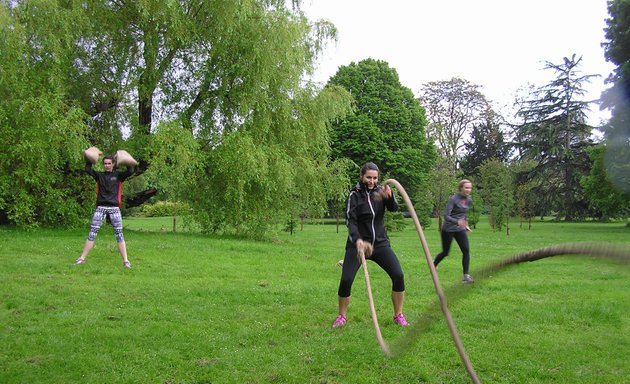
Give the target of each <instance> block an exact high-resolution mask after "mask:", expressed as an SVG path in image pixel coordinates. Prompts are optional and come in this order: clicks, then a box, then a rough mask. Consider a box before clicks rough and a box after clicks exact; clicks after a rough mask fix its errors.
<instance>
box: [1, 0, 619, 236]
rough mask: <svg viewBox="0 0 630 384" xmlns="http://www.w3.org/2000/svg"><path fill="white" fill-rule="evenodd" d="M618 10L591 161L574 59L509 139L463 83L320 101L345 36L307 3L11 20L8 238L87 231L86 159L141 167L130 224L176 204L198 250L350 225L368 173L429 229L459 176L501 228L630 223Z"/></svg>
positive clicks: (31, 12) (77, 8)
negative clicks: (407, 200) (213, 237)
mask: <svg viewBox="0 0 630 384" xmlns="http://www.w3.org/2000/svg"><path fill="white" fill-rule="evenodd" d="M625 8H627V6H626V5H625V3H624V2H622V1H613V2H610V3H609V13H610V19H609V20H608V21H607V22H608V28H607V34H606V37H607V39H608V41H607V42H606V43H604V50H605V54H606V58H607V59H608V60H609V61H611V62H613V63H614V64H615V65H617V66H618V69H617V70H616V71H615V73H614V74H612V75H611V78H610V79H609V81H610V83H611V84H612V88H611V90H610V93H609V94H607V95H606V96H605V97H604V98H603V99H602V100H604V106H605V107H607V108H609V109H611V111H612V118H611V121H610V122H609V123H608V124H607V125H606V126H605V127H603V128H602V130H603V132H604V140H602V141H601V142H597V143H596V142H593V141H592V139H590V132H591V130H592V128H593V127H589V126H588V125H587V124H586V122H585V112H586V111H587V108H588V107H589V104H588V102H585V101H583V100H582V99H581V96H582V94H581V93H580V92H582V88H581V87H582V86H583V84H584V82H585V81H588V79H589V76H588V75H587V76H579V71H578V69H579V63H580V58H579V57H577V58H576V56H575V55H574V56H571V57H570V58H567V59H565V61H564V62H563V63H560V64H557V63H556V64H554V63H548V65H547V69H549V70H552V71H554V72H555V73H556V75H557V76H556V79H555V80H554V82H552V83H550V84H548V85H546V86H544V87H541V88H539V89H536V90H534V91H532V92H531V93H529V94H527V95H526V96H527V97H523V99H522V100H518V105H519V109H518V114H517V116H515V117H514V118H515V119H516V120H515V121H508V119H507V118H505V117H503V116H500V115H499V114H498V113H496V112H495V111H493V110H492V108H491V106H490V103H489V102H488V101H487V100H486V99H485V97H484V96H483V94H482V93H481V92H480V89H479V87H478V86H475V85H473V84H470V83H469V82H467V81H466V80H463V79H452V80H450V81H444V82H433V83H429V84H425V85H423V87H422V92H421V95H420V97H418V98H416V97H415V96H414V95H413V92H412V91H411V90H410V89H409V88H407V87H405V86H403V85H402V84H401V83H400V81H399V79H398V75H397V73H396V71H395V69H393V68H390V67H389V65H388V64H387V63H386V62H383V61H380V60H375V59H366V60H363V61H361V62H358V63H350V64H349V65H347V66H342V67H340V68H339V69H338V71H337V73H336V74H335V75H334V76H333V77H332V78H331V79H330V80H329V81H328V83H327V84H325V85H324V86H320V85H317V84H313V83H311V82H309V81H308V78H309V75H310V74H311V73H312V72H313V70H314V65H315V62H316V59H317V57H318V55H320V54H321V53H322V50H323V48H324V47H325V46H326V44H328V43H330V42H331V41H333V40H334V39H335V38H336V29H335V27H334V25H332V24H330V23H329V22H326V21H322V20H315V21H312V20H309V19H307V18H306V17H305V15H304V13H303V12H302V10H301V9H300V1H293V2H290V3H289V2H285V1H281V0H241V1H230V0H219V1H215V2H211V3H208V2H199V1H194V0H189V1H184V0H180V1H172V2H163V1H159V0H148V1H143V2H127V1H119V0H118V1H105V0H86V1H51V0H22V1H20V0H13V1H2V2H1V7H0V32H1V33H0V57H1V58H2V62H3V65H2V66H0V148H1V149H2V156H1V157H0V170H1V173H0V223H5V224H7V223H10V224H14V225H17V226H20V227H33V226H39V225H42V226H60V225H61V226H74V225H77V224H80V223H82V222H84V221H85V220H86V218H87V217H88V216H89V213H90V211H91V209H92V207H91V204H93V199H94V197H93V195H94V190H93V185H92V183H91V181H90V179H89V178H87V177H84V176H82V168H83V159H82V156H81V152H82V150H83V149H86V148H87V147H89V146H92V145H95V146H97V147H99V148H100V149H101V150H103V151H104V152H105V153H113V152H115V151H116V150H117V149H125V150H127V151H128V152H130V153H132V154H133V155H134V157H135V158H137V159H138V160H139V161H140V166H139V173H138V175H137V176H136V177H134V178H133V179H132V180H130V181H129V182H128V185H126V186H125V188H126V189H125V192H124V193H125V196H126V197H127V199H126V202H127V206H128V207H130V206H133V205H138V204H142V203H144V202H146V201H147V199H149V198H151V197H153V198H154V199H160V200H167V199H168V200H171V201H180V202H184V203H186V206H187V207H189V208H190V209H189V210H188V212H187V214H188V215H189V218H190V219H191V222H194V223H195V225H197V226H198V227H199V228H201V229H202V230H203V231H206V232H221V233H236V234H242V235H247V236H253V237H263V236H265V235H266V234H267V233H268V232H269V231H270V230H272V229H273V228H276V227H277V226H278V225H282V224H284V223H286V222H290V221H292V220H295V219H296V218H300V217H301V218H304V217H322V216H324V215H333V216H335V215H339V214H340V212H343V203H344V201H345V197H346V194H347V190H348V188H349V187H350V186H351V185H352V183H353V182H356V180H357V178H358V167H360V166H361V165H362V164H363V163H364V162H365V161H375V162H376V163H377V164H379V166H381V168H382V172H383V177H392V178H396V179H397V180H398V181H400V182H401V183H402V184H403V185H404V186H405V188H406V189H407V192H408V193H410V195H411V196H412V199H413V201H414V203H416V202H417V203H416V204H417V206H416V208H417V210H418V212H419V214H420V216H421V217H422V218H423V220H424V223H425V224H426V223H428V218H429V217H430V216H431V215H435V214H436V213H437V212H438V211H439V210H440V207H441V206H442V205H443V204H444V202H445V201H446V197H447V195H448V194H449V193H452V192H453V190H454V184H455V182H456V181H457V178H458V177H463V176H467V177H469V178H473V179H474V181H475V183H476V184H477V185H478V186H479V190H478V194H479V199H476V200H477V201H479V202H480V203H481V200H483V201H484V204H480V203H479V206H483V207H484V208H483V209H484V210H489V211H490V213H491V217H492V220H493V222H494V223H495V224H496V225H497V226H498V227H499V228H500V227H501V226H502V225H503V222H504V220H505V219H506V218H508V217H510V216H512V215H516V214H519V215H521V216H523V217H533V216H535V215H541V216H542V215H548V214H555V215H556V216H557V217H558V218H559V219H565V220H576V219H583V218H587V217H596V218H599V219H606V218H616V217H626V216H627V213H628V203H625V202H626V201H628V199H627V197H628V193H629V190H628V189H629V188H628V175H629V174H630V173H629V172H628V168H627V167H628V166H629V165H628V164H630V162H629V161H627V160H630V159H629V158H628V156H629V155H628V152H629V151H628V141H629V140H628V137H629V136H630V134H629V132H628V128H627V127H628V125H627V124H624V123H625V119H626V116H628V111H629V110H630V108H629V107H630V106H629V105H628V100H627V98H625V97H620V96H619V95H627V90H628V80H627V79H626V77H627V75H625V74H626V73H627V70H625V72H624V68H625V66H627V61H628V59H627V56H628V55H627V53H626V52H630V46H628V45H627V44H625V41H624V39H625V32H626V31H628V30H629V28H630V26H628V25H626V24H627V22H626V21H625V20H624V19H623V18H622V17H620V15H623V14H624V12H625V11H626V9H625ZM619 156H622V159H625V160H626V161H617V159H619ZM623 156H625V157H623Z"/></svg>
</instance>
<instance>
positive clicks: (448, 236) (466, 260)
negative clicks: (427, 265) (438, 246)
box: [433, 231, 470, 274]
mask: <svg viewBox="0 0 630 384" xmlns="http://www.w3.org/2000/svg"><path fill="white" fill-rule="evenodd" d="M441 234H442V252H440V253H438V255H437V256H436V257H435V260H433V265H435V266H437V265H438V264H440V261H442V260H443V259H444V258H445V257H446V256H448V252H449V251H450V250H451V243H452V242H453V237H454V238H455V241H457V245H459V249H460V250H461V251H462V268H463V269H464V274H467V273H468V267H469V266H470V246H469V245H468V235H467V234H466V231H459V232H444V231H441Z"/></svg>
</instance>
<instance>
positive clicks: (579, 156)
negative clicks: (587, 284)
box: [515, 55, 595, 221]
mask: <svg viewBox="0 0 630 384" xmlns="http://www.w3.org/2000/svg"><path fill="white" fill-rule="evenodd" d="M581 61H582V58H581V57H579V58H577V57H576V55H573V56H572V57H571V58H566V57H565V58H564V60H563V62H562V63H560V64H554V63H551V62H547V63H546V64H545V69H548V70H551V71H553V72H554V73H555V78H554V79H553V80H552V81H551V82H549V83H548V84H546V85H544V86H542V87H540V88H538V89H536V90H535V91H534V93H533V94H532V95H531V96H532V98H531V99H529V100H524V101H523V102H522V104H521V105H520V106H519V110H518V112H517V114H518V116H520V117H521V118H522V119H523V120H522V121H523V122H522V124H519V125H518V126H517V128H516V132H515V137H516V140H515V141H516V145H517V146H518V149H519V152H520V156H521V159H523V160H534V161H536V162H537V165H536V167H534V168H533V170H532V171H531V177H530V179H531V180H535V181H536V182H537V187H536V189H537V190H536V193H538V195H539V196H546V197H547V198H548V199H549V201H548V205H547V207H546V210H547V212H550V211H555V212H556V213H557V217H558V218H564V219H565V220H567V221H570V220H574V219H575V218H579V217H584V216H585V215H587V214H588V209H587V206H588V203H587V202H586V200H585V198H584V195H583V191H582V187H581V185H580V179H581V178H582V176H584V175H586V174H588V171H589V169H590V160H589V158H588V153H587V149H588V148H589V147H590V146H591V145H593V143H592V140H590V138H589V137H590V135H591V131H592V127H591V126H589V125H588V124H587V122H586V112H587V111H588V110H589V108H590V107H589V105H590V103H591V101H585V100H583V99H582V98H583V97H584V94H585V90H584V84H585V83H586V82H588V81H590V79H591V78H592V77H594V76H595V75H581V74H580V71H579V65H580V63H581Z"/></svg>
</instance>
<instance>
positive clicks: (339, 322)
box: [332, 315, 346, 328]
mask: <svg viewBox="0 0 630 384" xmlns="http://www.w3.org/2000/svg"><path fill="white" fill-rule="evenodd" d="M344 325H346V317H345V316H344V315H339V316H337V318H336V319H335V322H334V323H333V325H332V327H333V328H338V327H343V326H344Z"/></svg>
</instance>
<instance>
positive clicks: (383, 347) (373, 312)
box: [357, 248, 392, 357]
mask: <svg viewBox="0 0 630 384" xmlns="http://www.w3.org/2000/svg"><path fill="white" fill-rule="evenodd" d="M357 251H358V256H359V258H360V259H361V264H362V265H363V274H364V276H365V285H366V287H367V294H368V301H369V302H370V314H371V315H372V323H373V325H374V333H375V334H376V340H378V345H380V346H381V350H382V351H383V353H384V354H385V355H386V356H389V357H391V356H392V353H391V351H390V350H389V346H388V345H387V343H386V342H385V339H383V335H382V334H381V328H380V327H379V326H378V318H377V317H376V309H375V308H374V298H373V297H372V286H371V285H370V274H369V273H368V268H367V262H366V261H365V249H363V248H361V249H358V250H357Z"/></svg>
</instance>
